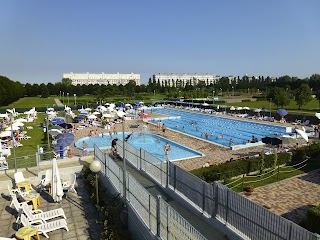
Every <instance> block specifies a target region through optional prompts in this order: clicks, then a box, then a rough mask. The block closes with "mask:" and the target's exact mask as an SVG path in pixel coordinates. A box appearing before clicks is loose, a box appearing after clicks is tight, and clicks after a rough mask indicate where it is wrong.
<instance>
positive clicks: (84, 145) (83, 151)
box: [82, 141, 88, 156]
mask: <svg viewBox="0 0 320 240" xmlns="http://www.w3.org/2000/svg"><path fill="white" fill-rule="evenodd" d="M87 147H88V144H87V143H86V142H85V141H83V142H82V154H83V156H85V155H87V153H88V149H87Z"/></svg>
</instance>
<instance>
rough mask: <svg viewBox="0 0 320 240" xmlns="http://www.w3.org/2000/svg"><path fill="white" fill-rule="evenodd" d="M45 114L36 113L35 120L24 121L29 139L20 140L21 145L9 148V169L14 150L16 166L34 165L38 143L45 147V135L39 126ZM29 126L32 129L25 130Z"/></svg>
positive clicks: (12, 166)
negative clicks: (30, 121)
mask: <svg viewBox="0 0 320 240" xmlns="http://www.w3.org/2000/svg"><path fill="white" fill-rule="evenodd" d="M44 118H45V114H42V113H38V118H37V119H36V121H35V122H32V123H25V125H24V130H25V131H27V134H26V135H27V136H30V137H31V138H30V139H26V140H20V143H21V144H22V145H23V146H22V147H16V148H15V149H13V148H11V155H10V156H9V157H7V162H8V164H9V169H12V168H14V150H15V152H16V154H15V155H16V159H17V167H18V168H21V167H32V166H36V159H35V154H36V152H37V150H38V145H39V146H43V147H44V148H45V149H47V135H46V134H45V133H44V132H43V128H40V123H43V124H45V120H44ZM27 126H31V127H33V129H30V130H27V129H26V127H27Z"/></svg>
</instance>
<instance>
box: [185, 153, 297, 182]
mask: <svg viewBox="0 0 320 240" xmlns="http://www.w3.org/2000/svg"><path fill="white" fill-rule="evenodd" d="M290 157H291V156H290V154H289V153H278V165H283V164H286V163H287V162H289V161H290ZM264 162H265V163H264V164H265V168H272V167H273V164H274V156H273V154H271V155H265V156H264ZM260 166H261V157H260V156H259V157H253V158H248V159H246V160H238V161H229V162H226V163H224V164H220V165H215V166H210V167H207V168H198V169H194V170H191V171H190V173H192V174H193V175H195V176H197V177H199V178H201V179H202V180H204V181H206V182H214V181H218V180H224V181H228V180H229V179H230V178H232V177H237V176H240V175H242V174H249V173H251V172H256V171H259V170H260Z"/></svg>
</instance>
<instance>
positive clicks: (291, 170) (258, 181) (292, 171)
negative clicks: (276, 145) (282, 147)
mask: <svg viewBox="0 0 320 240" xmlns="http://www.w3.org/2000/svg"><path fill="white" fill-rule="evenodd" d="M305 164H307V165H306V166H305V167H303V166H304V165H305ZM299 168H300V169H299ZM318 168H320V161H319V160H308V161H307V162H306V163H302V164H299V165H297V166H295V167H290V166H284V167H279V173H278V169H276V170H275V171H274V172H269V173H266V174H264V175H263V176H245V177H244V178H243V177H241V178H239V179H238V180H235V181H230V183H229V184H226V185H227V186H228V187H229V188H231V189H232V190H233V191H235V192H243V191H244V188H245V187H246V186H248V185H253V186H254V187H261V186H265V185H268V184H270V183H274V182H278V181H281V180H283V179H287V178H290V177H294V176H297V175H300V174H303V173H306V172H310V171H312V170H315V169H318Z"/></svg>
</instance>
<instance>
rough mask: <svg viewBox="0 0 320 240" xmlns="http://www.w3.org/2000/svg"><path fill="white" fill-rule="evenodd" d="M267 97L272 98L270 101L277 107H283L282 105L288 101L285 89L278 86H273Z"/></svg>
mask: <svg viewBox="0 0 320 240" xmlns="http://www.w3.org/2000/svg"><path fill="white" fill-rule="evenodd" d="M269 98H272V102H273V103H274V104H275V105H276V106H277V107H281V108H283V107H284V106H286V105H288V104H289V103H290V100H289V96H288V93H287V91H286V90H285V89H283V88H279V87H275V88H272V89H271V91H270V94H269Z"/></svg>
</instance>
